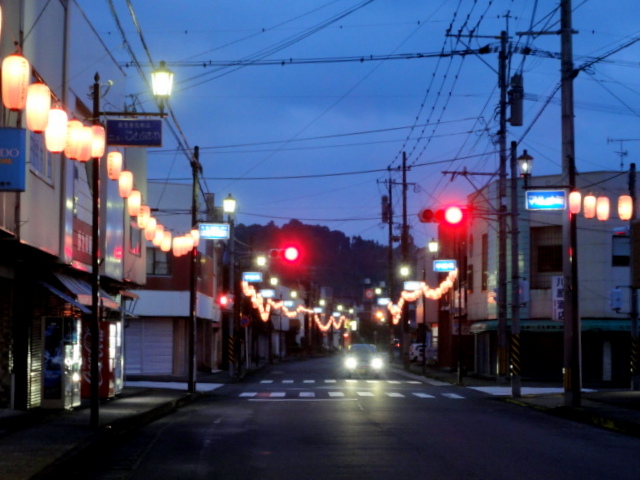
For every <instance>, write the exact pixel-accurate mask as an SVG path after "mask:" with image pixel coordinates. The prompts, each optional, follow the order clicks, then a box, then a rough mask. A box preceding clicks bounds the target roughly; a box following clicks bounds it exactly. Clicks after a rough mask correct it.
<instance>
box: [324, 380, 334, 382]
mask: <svg viewBox="0 0 640 480" xmlns="http://www.w3.org/2000/svg"><path fill="white" fill-rule="evenodd" d="M324 383H336V381H335V380H325V381H324Z"/></svg>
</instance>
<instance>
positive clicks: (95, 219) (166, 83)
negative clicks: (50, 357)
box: [90, 63, 173, 428]
mask: <svg viewBox="0 0 640 480" xmlns="http://www.w3.org/2000/svg"><path fill="white" fill-rule="evenodd" d="M161 65H162V63H161ZM152 79H153V81H154V85H155V86H156V87H157V89H158V90H157V91H158V92H160V93H161V103H162V104H163V103H164V101H166V100H167V99H168V98H169V96H170V95H171V87H172V83H173V74H171V73H170V71H168V70H166V71H164V72H163V75H161V76H158V77H155V76H154V74H152ZM155 92H156V88H155V87H154V93H155ZM92 100H93V112H92V119H93V125H94V128H93V131H94V133H95V132H98V131H99V130H101V129H103V127H102V125H101V124H100V116H101V115H103V116H107V115H109V113H106V112H100V75H99V74H98V73H96V74H95V76H94V83H93V91H92ZM117 115H118V116H123V115H124V113H118V114H117ZM139 115H147V114H142V113H136V116H139ZM149 115H155V114H149ZM95 138H96V136H95V135H94V139H95ZM98 138H101V141H97V142H94V144H93V145H92V149H91V158H92V163H93V165H92V177H93V178H92V219H91V221H92V225H91V235H92V239H91V260H92V262H91V324H90V330H91V356H90V357H91V389H90V397H91V417H90V422H91V426H92V427H94V428H99V427H100V384H99V378H100V313H99V310H98V309H99V308H100V303H99V292H100V272H99V269H100V263H101V259H100V258H99V254H100V158H101V157H102V156H103V155H104V150H105V148H104V147H105V137H104V136H102V135H98Z"/></svg>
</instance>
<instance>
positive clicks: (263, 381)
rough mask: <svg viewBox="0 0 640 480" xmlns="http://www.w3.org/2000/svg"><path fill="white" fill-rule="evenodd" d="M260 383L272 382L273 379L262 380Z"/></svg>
mask: <svg viewBox="0 0 640 480" xmlns="http://www.w3.org/2000/svg"><path fill="white" fill-rule="evenodd" d="M260 383H273V380H262V381H261V382H260Z"/></svg>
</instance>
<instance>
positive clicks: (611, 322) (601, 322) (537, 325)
mask: <svg viewBox="0 0 640 480" xmlns="http://www.w3.org/2000/svg"><path fill="white" fill-rule="evenodd" d="M580 323H581V327H582V331H583V332H629V331H631V321H630V320H629V319H609V318H583V319H582V320H581V321H580ZM507 328H511V321H509V320H507ZM469 329H470V331H471V333H483V332H491V331H496V330H497V329H498V321H497V320H486V321H482V322H474V323H472V324H471V326H470V328H469ZM563 329H564V325H563V323H562V322H554V321H552V320H521V321H520V330H521V331H523V332H560V331H562V330H563Z"/></svg>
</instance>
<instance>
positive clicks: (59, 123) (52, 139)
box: [44, 108, 69, 153]
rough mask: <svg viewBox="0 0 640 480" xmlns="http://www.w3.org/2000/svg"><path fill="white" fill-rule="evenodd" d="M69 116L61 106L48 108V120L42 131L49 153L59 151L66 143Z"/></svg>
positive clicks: (61, 150) (62, 149)
mask: <svg viewBox="0 0 640 480" xmlns="http://www.w3.org/2000/svg"><path fill="white" fill-rule="evenodd" d="M68 122H69V116H68V115H67V112H65V111H64V110H62V109H61V108H52V109H51V110H49V121H48V122H47V128H46V129H45V131H44V141H45V144H46V147H47V150H49V151H50V152H51V153H61V152H63V151H64V148H65V146H66V144H67V124H68Z"/></svg>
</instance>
